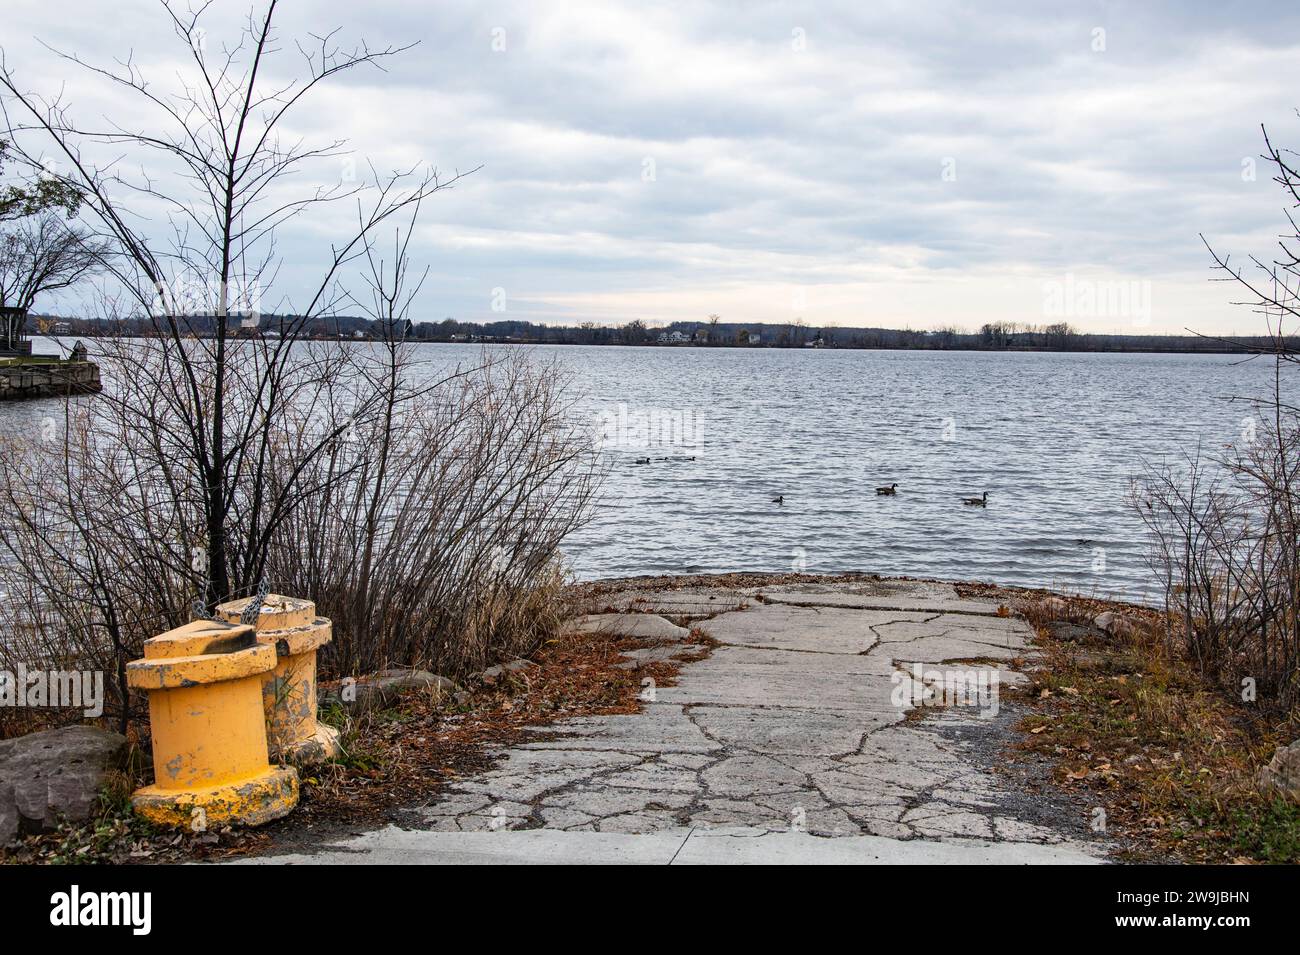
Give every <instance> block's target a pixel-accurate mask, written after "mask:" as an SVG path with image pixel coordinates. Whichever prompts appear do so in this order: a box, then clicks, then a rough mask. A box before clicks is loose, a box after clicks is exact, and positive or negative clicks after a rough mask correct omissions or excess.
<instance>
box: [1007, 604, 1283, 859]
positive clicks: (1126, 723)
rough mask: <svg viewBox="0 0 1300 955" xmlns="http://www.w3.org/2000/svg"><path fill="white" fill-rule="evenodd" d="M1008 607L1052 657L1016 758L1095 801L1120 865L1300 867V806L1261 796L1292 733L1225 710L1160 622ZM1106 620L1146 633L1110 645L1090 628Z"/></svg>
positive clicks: (1273, 718) (1264, 717) (1032, 695)
mask: <svg viewBox="0 0 1300 955" xmlns="http://www.w3.org/2000/svg"><path fill="white" fill-rule="evenodd" d="M1009 599H1011V600H1012V601H1013V602H1014V603H1016V604H1017V605H1018V609H1021V610H1022V611H1023V612H1024V613H1025V616H1026V618H1027V619H1028V620H1029V621H1030V623H1031V624H1032V625H1033V626H1034V627H1035V629H1036V630H1037V632H1038V643H1039V646H1040V647H1041V650H1042V653H1043V659H1042V665H1041V666H1040V667H1039V668H1038V669H1036V670H1034V671H1031V674H1030V675H1031V677H1032V683H1031V685H1030V686H1029V687H1028V688H1027V689H1026V690H1025V691H1024V692H1025V697H1026V704H1027V707H1028V709H1029V714H1028V715H1027V716H1025V718H1024V719H1023V720H1022V721H1021V723H1020V724H1019V728H1020V729H1021V730H1022V731H1023V732H1024V734H1025V736H1024V739H1023V741H1021V742H1019V743H1018V744H1017V746H1016V748H1017V749H1018V750H1020V751H1022V752H1024V753H1026V754H1028V753H1034V754H1038V755H1040V756H1046V757H1048V758H1049V759H1050V760H1052V761H1053V762H1054V764H1055V766H1054V769H1053V776H1054V781H1055V782H1056V783H1057V784H1059V786H1060V787H1061V788H1063V789H1065V790H1068V791H1073V792H1076V793H1080V794H1087V795H1088V797H1089V798H1090V799H1095V800H1096V805H1098V806H1100V807H1101V808H1103V809H1104V810H1105V823H1106V832H1107V834H1108V835H1110V836H1112V837H1114V838H1116V839H1118V841H1119V842H1120V844H1121V846H1122V847H1123V848H1122V849H1121V852H1120V854H1121V857H1123V858H1128V859H1133V860H1148V859H1160V858H1171V857H1172V858H1175V859H1178V860H1180V861H1185V862H1229V861H1252V862H1254V861H1258V862H1297V861H1300V806H1296V805H1295V804H1291V803H1287V802H1286V801H1284V800H1282V799H1280V798H1278V797H1275V796H1272V795H1265V794H1262V793H1261V792H1260V791H1259V790H1258V789H1257V787H1256V784H1255V779H1256V775H1257V773H1258V770H1259V768H1260V766H1262V765H1263V764H1264V763H1266V762H1267V761H1268V760H1269V758H1270V757H1271V756H1272V753H1273V751H1274V749H1275V747H1276V746H1277V745H1279V744H1284V743H1286V742H1289V741H1290V740H1291V739H1293V738H1294V737H1295V735H1296V726H1295V725H1294V723H1293V722H1292V721H1291V720H1289V719H1288V718H1287V717H1286V716H1285V715H1283V714H1281V713H1279V711H1278V710H1277V709H1271V710H1270V709H1267V708H1264V707H1263V706H1262V705H1261V704H1247V703H1242V702H1240V701H1235V700H1233V699H1231V698H1229V697H1227V696H1225V695H1224V694H1223V693H1222V692H1221V691H1220V690H1218V689H1217V688H1216V687H1215V686H1213V685H1212V684H1211V683H1210V682H1209V681H1208V680H1207V679H1205V678H1204V677H1202V676H1201V675H1200V671H1199V670H1198V669H1197V668H1195V667H1192V666H1189V665H1188V664H1187V661H1185V660H1183V659H1180V658H1178V657H1176V656H1175V655H1173V653H1174V651H1171V650H1170V649H1169V647H1170V641H1167V640H1166V639H1164V638H1163V637H1162V636H1161V635H1160V633H1161V629H1160V628H1161V627H1162V626H1163V625H1164V621H1163V620H1161V618H1160V617H1159V615H1158V614H1156V613H1155V612H1153V611H1144V610H1141V609H1139V608H1133V607H1127V606H1120V605H1116V604H1111V603H1106V602H1102V601H1096V600H1087V599H1083V598H1078V599H1071V600H1068V601H1066V602H1065V607H1064V609H1062V608H1060V607H1059V605H1058V606H1057V607H1056V608H1055V609H1049V608H1048V607H1047V606H1046V604H1045V602H1044V601H1043V600H1041V599H1035V598H1034V597H1032V596H1029V595H1026V594H1024V593H1020V594H1015V595H1013V596H1012V597H1010V598H1009ZM1103 610H1119V611H1121V612H1123V613H1125V614H1127V615H1129V616H1130V617H1131V618H1134V619H1136V620H1138V621H1139V622H1140V626H1139V627H1138V628H1137V630H1136V632H1135V633H1133V634H1132V635H1131V636H1130V637H1127V638H1117V637H1111V636H1108V635H1106V634H1104V633H1102V632H1101V631H1099V630H1096V629H1095V628H1092V627H1091V626H1090V621H1091V620H1092V619H1093V617H1094V616H1095V615H1096V614H1097V613H1100V612H1102V611H1103ZM1059 621H1070V622H1073V623H1074V624H1076V625H1077V626H1076V628H1073V629H1072V628H1069V627H1063V626H1060V625H1059V623H1057V622H1059Z"/></svg>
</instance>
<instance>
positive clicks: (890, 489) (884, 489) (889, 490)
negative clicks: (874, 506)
mask: <svg viewBox="0 0 1300 955" xmlns="http://www.w3.org/2000/svg"><path fill="white" fill-rule="evenodd" d="M896 487H898V485H897V484H890V485H889V486H888V487H878V488H876V493H877V494H894V493H896V492H895V490H894V488H896Z"/></svg>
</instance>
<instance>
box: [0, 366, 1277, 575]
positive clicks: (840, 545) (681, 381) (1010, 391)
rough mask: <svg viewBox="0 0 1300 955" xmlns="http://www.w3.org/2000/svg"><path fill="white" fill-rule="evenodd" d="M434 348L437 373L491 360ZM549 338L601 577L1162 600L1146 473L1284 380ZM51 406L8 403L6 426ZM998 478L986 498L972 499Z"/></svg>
mask: <svg viewBox="0 0 1300 955" xmlns="http://www.w3.org/2000/svg"><path fill="white" fill-rule="evenodd" d="M51 344H52V343H51ZM65 344H66V343H65ZM418 347H419V348H420V350H421V352H422V353H423V357H425V358H427V359H429V360H430V361H431V362H432V363H433V364H435V365H438V364H442V363H444V362H445V363H448V364H452V363H456V362H472V361H473V360H474V358H475V357H476V356H477V352H478V346H471V345H421V346H418ZM38 350H42V349H40V348H38ZM44 350H47V351H53V350H54V349H53V347H49V348H45V349H44ZM532 352H533V354H535V355H536V356H537V357H538V358H540V359H553V360H556V361H558V362H559V363H560V364H561V365H562V366H564V367H565V368H566V369H568V370H569V371H570V372H571V373H572V375H573V379H574V385H575V387H576V389H577V390H578V392H579V393H580V394H581V395H582V397H581V400H580V401H579V402H578V406H577V410H578V413H579V414H581V415H582V416H583V417H585V418H588V419H591V420H593V421H595V422H597V423H598V426H599V427H600V429H601V431H602V433H603V436H604V442H603V447H602V451H601V454H602V458H603V460H604V462H605V464H606V467H607V469H608V477H607V479H606V481H605V483H604V486H603V491H602V494H601V497H600V500H599V501H598V503H597V507H596V511H595V517H594V520H593V521H592V523H591V524H590V525H589V526H587V527H585V528H584V529H583V530H582V531H581V532H579V533H578V534H577V535H576V536H575V537H574V538H573V539H572V540H571V541H570V543H569V547H568V549H567V557H568V559H569V560H570V562H571V564H572V566H573V569H574V571H575V572H576V573H577V574H578V575H579V576H581V577H583V578H598V577H610V576H622V575H634V574H668V573H699V572H724V571H742V570H747V571H783V570H806V571H807V572H809V573H830V572H837V571H850V570H854V571H865V572H871V573H880V574H907V575H916V576H929V577H941V578H950V579H962V580H989V581H996V582H999V583H1006V584H1020V585H1029V586H1046V587H1054V588H1061V589H1065V590H1070V591H1075V592H1083V593H1096V594H1099V595H1113V596H1120V597H1127V598H1131V599H1145V600H1153V599H1155V597H1156V594H1155V591H1154V588H1153V574H1152V572H1151V570H1150V568H1149V567H1148V565H1147V563H1146V553H1147V543H1146V532H1145V530H1144V528H1143V526H1142V524H1141V521H1140V520H1139V518H1138V516H1137V513H1136V511H1135V510H1134V509H1133V507H1132V506H1131V504H1130V501H1129V495H1130V486H1131V482H1132V480H1133V479H1134V478H1135V477H1139V476H1140V475H1141V473H1142V471H1143V467H1144V463H1146V462H1158V461H1160V460H1162V459H1170V460H1176V459H1177V458H1178V456H1179V455H1180V454H1181V453H1183V452H1184V451H1194V450H1195V449H1196V447H1197V446H1198V443H1199V445H1200V447H1201V448H1202V450H1203V451H1204V452H1207V453H1214V452H1218V451H1221V450H1223V449H1224V448H1225V447H1226V446H1229V445H1232V444H1234V443H1237V442H1240V441H1241V440H1243V437H1244V436H1245V435H1246V433H1247V432H1248V431H1249V429H1250V418H1251V417H1252V415H1253V413H1254V412H1253V408H1252V407H1251V406H1250V404H1249V403H1246V402H1241V401H1238V402H1232V401H1228V400H1225V398H1226V397H1227V396H1231V395H1242V396H1251V395H1255V396H1258V395H1265V394H1267V393H1268V391H1269V389H1270V387H1271V381H1272V375H1273V366H1272V363H1271V362H1270V361H1266V360H1262V359H1261V360H1257V361H1254V362H1247V363H1243V362H1242V361H1241V360H1240V359H1239V358H1231V357H1227V356H1203V355H1195V356H1194V355H1105V354H1037V353H985V352H969V353H968V352H937V351H936V352H919V351H833V350H811V349H806V350H776V349H749V350H744V349H730V348H717V349H710V348H689V347H681V348H678V347H672V348H624V347H580V346H544V347H537V348H534V349H532ZM48 404H49V403H48V402H27V403H23V404H21V405H10V406H9V407H6V408H0V427H4V428H13V427H21V426H23V425H24V424H28V425H30V424H34V423H35V422H36V421H37V419H38V418H39V417H40V416H41V415H46V416H48V415H49V413H50V411H49V408H48V407H45V406H47V405H48ZM645 457H650V458H651V461H650V463H648V464H640V463H637V462H638V460H640V459H643V458H645ZM663 459H666V460H663ZM892 483H897V485H898V492H897V494H896V495H894V496H889V497H886V496H878V495H877V494H876V493H875V490H874V489H875V488H876V486H878V485H884V484H892ZM985 491H987V492H988V506H987V507H985V508H977V507H968V506H964V505H963V504H962V502H961V499H962V498H963V497H968V496H977V495H981V494H982V493H983V492H985ZM778 496H779V497H781V498H783V500H782V502H781V503H779V504H777V503H774V502H773V499H774V498H776V497H778Z"/></svg>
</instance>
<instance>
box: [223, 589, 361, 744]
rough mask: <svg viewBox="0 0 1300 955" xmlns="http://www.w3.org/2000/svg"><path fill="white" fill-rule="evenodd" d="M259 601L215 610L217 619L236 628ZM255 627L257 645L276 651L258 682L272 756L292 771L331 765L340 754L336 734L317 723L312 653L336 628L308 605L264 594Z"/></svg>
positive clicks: (314, 656) (314, 668)
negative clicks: (269, 668)
mask: <svg viewBox="0 0 1300 955" xmlns="http://www.w3.org/2000/svg"><path fill="white" fill-rule="evenodd" d="M257 599H258V598H257V597H250V598H247V599H244V600H232V601H231V602H230V603H224V604H219V605H218V606H217V616H218V617H219V618H220V619H222V620H225V621H228V622H230V623H237V622H238V621H239V620H240V619H241V618H242V617H243V615H244V613H245V611H246V610H247V609H248V605H249V603H250V602H251V601H253V600H257ZM253 626H255V627H256V628H257V639H258V642H259V643H263V644H266V645H267V646H271V647H274V648H275V653H276V656H277V658H278V659H277V662H276V666H275V671H274V672H273V673H268V674H267V675H266V676H265V677H263V680H262V704H263V706H264V708H265V710H266V737H267V741H268V742H269V743H270V746H271V755H272V756H274V757H276V758H277V759H281V760H283V761H284V762H286V763H293V764H294V765H296V766H311V765H314V764H316V763H323V762H325V761H326V760H328V759H333V758H334V757H335V756H337V755H339V752H340V748H339V734H338V730H336V729H334V728H333V727H330V726H325V725H324V724H323V723H320V722H318V721H317V719H316V717H317V703H316V651H317V650H319V649H320V648H321V647H323V646H325V644H327V643H329V642H330V639H331V638H332V634H333V626H334V625H333V624H332V623H330V621H329V620H328V619H327V618H325V617H318V616H316V605H315V604H314V603H312V602H311V601H310V600H301V599H299V598H297V597H284V596H281V595H279V594H267V595H266V597H265V599H264V600H263V601H262V608H261V610H260V612H259V613H258V615H257V623H255V624H253Z"/></svg>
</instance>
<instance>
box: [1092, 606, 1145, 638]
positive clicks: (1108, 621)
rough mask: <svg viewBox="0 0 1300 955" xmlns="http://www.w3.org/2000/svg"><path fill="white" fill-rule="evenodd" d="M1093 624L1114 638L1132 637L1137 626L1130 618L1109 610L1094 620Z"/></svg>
mask: <svg viewBox="0 0 1300 955" xmlns="http://www.w3.org/2000/svg"><path fill="white" fill-rule="evenodd" d="M1092 624H1093V626H1094V627H1096V628H1097V629H1098V630H1104V631H1106V632H1107V633H1108V634H1110V635H1111V636H1112V637H1128V636H1132V635H1133V633H1134V631H1135V630H1137V626H1136V625H1135V624H1134V623H1133V621H1132V620H1130V619H1129V618H1128V617H1124V616H1121V615H1120V614H1117V613H1115V612H1113V611H1110V610H1107V611H1106V612H1105V613H1099V614H1097V616H1095V617H1093V618H1092Z"/></svg>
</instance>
